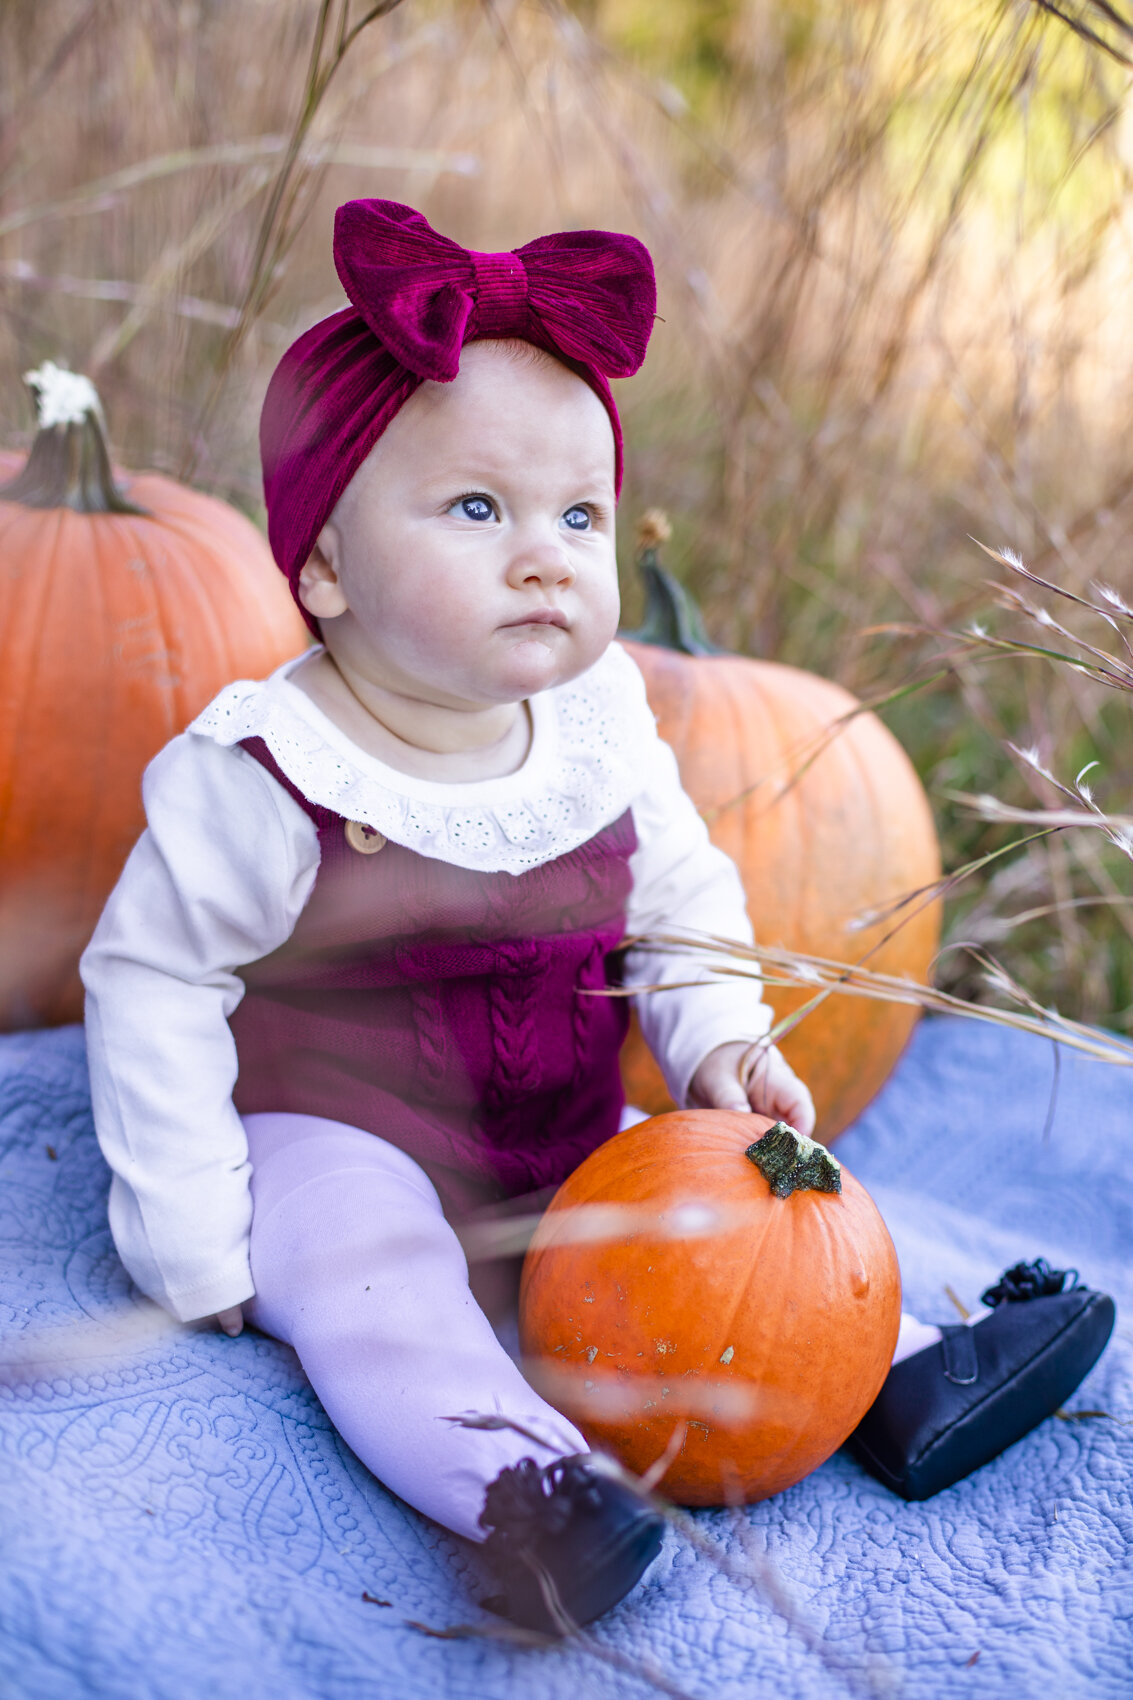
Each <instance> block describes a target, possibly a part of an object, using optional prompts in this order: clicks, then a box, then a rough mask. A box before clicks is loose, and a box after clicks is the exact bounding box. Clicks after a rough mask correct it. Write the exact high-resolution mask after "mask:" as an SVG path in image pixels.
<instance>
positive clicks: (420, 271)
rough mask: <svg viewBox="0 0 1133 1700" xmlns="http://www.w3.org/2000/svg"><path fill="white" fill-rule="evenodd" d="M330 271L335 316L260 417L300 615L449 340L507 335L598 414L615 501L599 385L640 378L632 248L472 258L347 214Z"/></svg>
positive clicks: (314, 335)
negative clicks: (367, 464) (354, 490)
mask: <svg viewBox="0 0 1133 1700" xmlns="http://www.w3.org/2000/svg"><path fill="white" fill-rule="evenodd" d="M334 259H335V265H336V266H337V267H338V275H339V277H340V278H341V279H342V283H343V287H344V288H345V290H346V293H347V295H348V296H349V297H350V302H351V305H350V306H349V307H345V308H343V309H341V310H340V311H339V312H337V313H332V314H331V315H330V317H329V318H327V319H322V320H320V322H319V323H318V324H316V325H312V326H311V328H310V329H309V330H307V331H304V333H303V335H302V336H300V337H299V338H298V339H297V341H295V342H293V343H292V345H291V347H290V348H289V349H287V351H286V352H285V353H284V355H283V357H282V359H281V360H280V362H279V365H278V366H277V367H276V369H275V371H274V372H273V374H272V378H271V382H270V384H269V385H268V390H267V395H266V396H265V397H264V407H263V413H262V415H261V417H260V455H261V458H262V461H263V471H264V500H265V502H266V505H267V515H268V537H269V539H270V541H271V547H272V552H273V554H274V555H275V558H276V561H277V562H278V564H279V567H280V569H281V571H282V572H284V573H286V575H287V580H288V583H289V584H290V586H291V592H292V595H293V596H294V597H295V599H296V601H297V602H298V603H299V606H300V607H301V608H302V607H303V604H302V601H301V598H300V596H299V574H300V572H301V571H302V568H303V563H304V562H305V561H306V560H307V558H308V556H309V555H310V553H311V550H312V549H313V548H314V546H315V543H316V540H317V539H318V535H319V532H320V531H321V530H322V527H323V526H324V525H325V523H326V521H327V519H328V518H329V516H330V514H331V513H332V511H333V509H334V506H335V503H336V502H337V501H338V499H339V497H340V496H341V495H342V492H343V491H344V490H345V489H346V486H347V485H348V484H349V482H350V480H351V479H352V478H353V476H354V474H355V472H356V471H357V470H358V468H359V466H361V464H362V462H363V461H364V460H365V458H366V456H367V455H368V454H369V452H370V450H371V449H372V448H373V446H374V444H375V443H376V442H377V440H378V438H379V437H380V436H381V435H382V433H383V431H385V430H386V429H387V427H388V426H389V424H390V422H391V420H393V419H394V418H395V417H396V415H397V413H398V412H399V411H400V409H401V408H402V407H404V406H405V403H406V402H407V401H408V400H409V398H410V396H412V394H413V392H414V390H416V389H417V388H418V387H419V386H420V385H421V384H422V383H424V382H425V381H426V380H428V379H435V380H437V381H439V382H441V383H449V382H451V381H452V379H453V378H455V377H456V375H457V372H458V371H459V369H460V351H461V348H462V346H463V345H464V344H465V343H469V342H475V341H477V340H480V339H489V338H506V337H518V338H520V339H522V340H523V341H525V342H533V343H536V344H537V345H538V346H539V347H541V348H545V349H546V350H547V351H548V352H549V353H550V354H553V355H555V356H556V357H557V358H559V359H561V360H563V361H564V362H566V364H568V365H569V366H570V367H571V368H572V370H573V371H574V372H576V373H577V375H578V376H579V377H580V378H582V379H583V380H584V382H586V383H587V384H589V385H590V387H591V389H592V390H593V391H594V392H595V394H596V395H597V396H598V398H599V399H600V401H601V402H602V405H603V407H604V408H605V409H606V412H607V414H608V415H609V419H610V428H611V430H612V431H613V436H614V488H615V491H620V489H621V482H622V431H621V424H620V422H619V420H618V410H617V407H616V405H615V402H614V398H613V395H612V393H611V391H610V384H609V380H610V379H611V378H625V377H628V376H629V375H630V374H631V373H632V372H636V371H637V369H638V367H639V366H640V365H641V362H642V361H643V360H644V358H645V349H646V345H647V344H648V342H649V333H650V331H651V330H652V329H653V319H654V315H655V309H656V305H657V292H656V286H655V284H654V281H653V264H652V261H651V260H650V258H649V253H648V250H647V249H646V248H644V247H643V246H642V244H641V243H640V242H638V241H637V240H636V238H634V237H632V236H622V235H618V234H615V233H613V232H611V231H605V230H575V231H566V232H563V233H562V234H560V235H555V236H541V237H539V238H538V239H537V240H536V241H534V242H528V243H527V244H526V245H525V246H524V247H522V248H517V249H515V251H514V252H513V253H508V254H477V253H471V252H469V250H468V249H466V248H462V247H461V246H460V244H459V243H458V242H451V241H449V239H448V238H447V237H445V236H439V235H438V234H437V232H436V231H435V230H434V229H433V228H432V226H431V225H430V224H429V223H428V222H427V221H426V220H425V219H424V218H422V216H421V214H420V213H419V212H414V210H413V208H412V207H405V206H401V205H400V204H399V203H398V202H397V201H350V202H348V203H347V205H346V206H344V207H339V209H338V212H337V214H336V215H335V224H334ZM303 618H304V619H305V620H306V621H307V624H308V625H309V626H310V627H311V630H312V631H314V632H316V633H317V631H318V622H317V621H316V620H315V619H313V618H312V616H311V615H310V614H309V613H308V612H307V610H306V609H305V608H303Z"/></svg>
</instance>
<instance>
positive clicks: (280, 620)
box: [0, 367, 307, 1027]
mask: <svg viewBox="0 0 1133 1700" xmlns="http://www.w3.org/2000/svg"><path fill="white" fill-rule="evenodd" d="M30 381H31V382H32V383H33V387H34V388H36V389H37V393H38V396H39V399H40V404H41V405H40V418H41V429H40V432H39V435H38V436H37V438H36V440H35V443H34V444H33V447H32V451H31V454H30V455H29V456H28V457H27V458H26V460H25V459H24V457H22V456H18V455H0V480H2V479H5V478H8V479H11V480H12V481H11V482H9V483H7V484H6V485H5V486H4V487H3V488H0V572H2V575H3V582H4V611H3V621H2V623H0V1027H22V1026H30V1025H33V1024H37V1023H44V1022H59V1021H72V1020H75V1019H77V1018H78V1017H79V1016H80V1015H81V1013H82V988H81V986H80V984H79V980H78V974H77V962H78V957H79V954H80V952H81V950H82V949H83V946H84V945H85V943H86V941H87V939H88V938H89V936H90V933H91V931H92V929H93V927H94V924H95V921H96V920H97V919H98V915H99V911H100V910H101V908H102V905H103V903H104V902H105V900H106V897H107V895H108V893H109V892H110V889H111V887H112V886H113V884H114V882H115V880H116V879H117V877H118V874H119V872H120V870H121V868H122V864H123V862H124V861H125V859H126V856H127V853H128V852H129V850H130V847H131V845H132V844H133V842H134V840H135V839H136V838H137V836H138V834H139V832H140V831H141V829H142V826H143V825H144V820H143V815H142V806H141V792H140V785H139V782H140V779H141V775H142V770H143V768H144V767H145V765H146V763H147V762H148V761H149V760H150V758H151V757H152V756H154V755H155V754H156V752H157V751H158V750H159V749H160V748H161V747H162V745H163V744H165V743H166V742H167V741H168V740H169V739H170V738H171V737H173V736H174V734H175V733H177V732H180V731H182V730H183V728H184V727H185V726H186V724H187V723H188V722H189V721H190V720H191V719H192V718H193V716H194V715H195V714H197V713H198V712H199V711H200V709H201V708H203V707H204V705H205V703H207V702H208V701H209V699H210V698H211V697H213V696H215V694H216V692H217V691H218V690H220V689H221V687H222V686H223V685H225V684H227V683H228V682H229V681H230V680H232V679H236V678H240V677H248V676H251V677H253V678H258V677H262V676H264V675H265V674H267V673H269V672H270V671H271V670H272V669H273V668H275V667H277V666H278V665H279V663H280V662H281V661H285V660H286V659H287V657H288V656H290V655H295V654H297V653H298V652H299V651H300V650H301V649H302V648H303V647H304V645H305V643H306V642H307V631H306V627H305V626H304V624H303V621H302V619H301V618H300V616H299V613H298V611H297V609H296V608H295V606H294V604H293V602H292V600H291V597H290V595H289V593H288V590H287V587H286V585H285V584H284V581H283V578H282V576H281V574H280V573H279V571H278V570H277V568H276V567H275V565H274V564H273V562H272V558H271V555H270V553H269V551H268V548H267V545H266V543H265V542H264V540H263V538H262V537H261V535H260V533H259V532H258V531H257V530H256V528H255V526H253V525H252V524H251V522H250V521H249V520H247V519H245V518H244V517H243V515H241V514H239V513H236V512H235V511H234V510H233V509H232V508H230V507H228V506H227V505H226V504H225V503H223V502H220V501H217V500H215V499H214V498H212V497H210V496H203V495H200V494H198V493H197V492H196V491H193V490H188V489H185V488H183V487H182V486H181V485H179V484H176V483H175V482H174V481H173V480H172V479H169V478H163V477H160V476H158V475H157V474H154V473H147V474H142V475H139V476H137V477H131V478H130V479H129V481H128V483H127V485H126V489H125V492H123V491H122V490H120V489H119V488H118V487H117V485H116V484H115V480H114V476H113V474H112V472H111V468H110V463H109V460H108V457H107V452H106V447H105V442H104V440H103V437H102V432H101V427H100V410H99V407H98V398H97V396H95V394H94V391H93V389H91V387H90V386H89V384H87V382H86V380H85V379H82V378H79V377H78V376H77V375H76V374H73V373H60V372H58V371H57V370H56V369H55V368H51V367H45V368H43V369H42V371H41V372H40V373H36V374H32V378H31V380H30ZM84 386H85V388H84ZM68 410H69V411H68Z"/></svg>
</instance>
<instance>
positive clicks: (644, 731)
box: [189, 644, 656, 874]
mask: <svg viewBox="0 0 1133 1700" xmlns="http://www.w3.org/2000/svg"><path fill="white" fill-rule="evenodd" d="M300 659H302V658H300ZM297 665H298V661H290V662H287V663H286V664H285V665H284V666H283V667H281V668H280V669H279V670H278V671H277V672H276V673H274V674H273V675H272V676H271V678H270V679H267V680H265V681H253V680H249V679H240V680H238V681H237V682H236V683H235V684H233V685H229V686H227V688H226V689H225V690H223V691H221V693H220V695H219V696H217V697H215V698H214V699H213V701H212V702H211V703H209V705H208V707H207V708H206V709H205V710H204V711H203V713H201V714H199V715H198V716H197V718H196V720H194V721H193V723H192V725H191V726H190V728H189V730H190V732H195V733H199V734H200V735H201V736H203V737H207V738H212V739H213V740H214V741H215V742H216V743H218V744H227V745H231V744H244V743H246V742H247V741H248V740H249V739H252V738H260V739H262V740H263V742H264V743H265V745H266V746H267V748H268V750H269V751H270V753H271V755H272V757H273V759H274V760H275V762H276V763H277V765H278V766H279V768H280V769H281V771H282V772H283V773H284V774H286V776H287V778H288V779H289V780H291V782H292V784H293V785H294V786H295V787H296V788H297V789H298V791H299V792H301V793H302V795H303V797H304V798H306V799H307V800H308V801H310V802H312V803H317V804H319V805H320V806H321V807H322V808H324V809H330V810H332V811H333V812H334V813H335V814H337V815H341V816H343V817H344V818H345V819H346V820H355V821H361V822H363V823H364V824H365V825H366V826H372V827H375V828H376V829H377V831H378V832H381V833H383V834H384V835H385V837H386V838H388V839H390V840H391V841H392V842H393V843H395V844H401V845H404V846H405V848H406V849H409V850H416V851H418V852H419V854H421V855H422V856H428V857H435V858H437V859H439V860H441V861H445V862H451V863H452V864H453V865H454V866H456V867H459V868H474V869H476V870H478V871H479V872H481V873H509V874H520V873H524V872H525V871H526V870H527V869H529V868H534V867H537V866H539V864H540V863H543V862H548V861H551V860H553V859H554V858H555V857H557V856H558V855H560V854H561V853H562V852H564V851H570V850H574V849H577V848H578V846H579V845H580V844H584V843H585V842H586V840H587V839H588V838H592V837H593V836H594V834H595V833H596V832H598V831H600V830H601V828H602V827H604V826H608V825H609V824H610V822H611V821H612V820H616V819H617V817H618V816H619V815H620V814H622V813H624V811H625V810H626V809H627V808H628V807H629V805H630V803H631V802H632V801H633V799H634V797H635V796H637V795H638V793H639V792H640V791H641V789H642V786H643V780H644V779H645V777H646V776H647V769H646V768H645V767H644V764H645V763H647V762H648V761H649V759H650V756H649V751H650V748H651V747H652V746H654V745H655V743H656V737H655V728H654V725H653V717H652V714H651V712H650V709H649V706H648V704H647V702H646V699H645V687H644V685H643V684H642V681H641V674H640V673H639V672H638V670H637V668H636V667H635V666H634V664H633V662H632V661H631V660H630V658H629V656H628V655H626V653H625V651H624V650H623V649H622V648H621V647H620V646H619V645H618V644H611V645H610V647H609V648H608V649H607V650H606V651H605V653H604V654H603V656H602V657H601V659H600V660H599V661H597V662H596V663H595V664H594V666H593V667H591V668H590V669H589V671H588V672H587V673H585V674H583V675H582V677H581V678H579V679H576V680H574V681H572V683H571V684H569V685H560V686H559V687H558V688H557V689H555V690H552V691H547V692H545V693H543V695H542V696H539V697H535V698H533V699H532V703H531V710H532V714H533V715H534V716H535V721H536V724H535V738H534V740H533V750H532V757H533V759H531V760H529V761H528V762H527V763H525V764H524V766H523V768H521V769H520V771H519V773H516V774H512V775H510V776H509V777H508V778H506V779H503V780H500V781H498V782H496V784H495V786H494V787H493V795H494V799H495V800H494V801H493V802H492V803H490V804H488V803H485V802H483V801H479V802H475V803H464V802H463V801H462V800H460V795H459V794H460V790H461V787H460V786H458V785H431V784H429V783H426V782H422V781H415V780H412V779H409V778H407V776H406V775H404V774H401V773H398V772H397V771H396V770H395V769H394V768H390V767H386V766H385V764H384V763H382V762H380V761H377V760H376V759H369V758H366V757H363V756H362V755H361V752H359V751H358V749H357V747H356V746H355V745H354V744H352V743H350V742H349V741H348V740H347V739H346V737H345V735H344V734H342V733H339V732H338V730H337V728H336V727H335V726H334V725H333V723H332V722H331V721H330V720H328V719H327V718H326V716H325V715H323V714H322V713H320V711H319V710H318V709H317V708H316V707H315V705H314V703H313V702H311V700H310V698H309V697H307V696H306V695H305V694H304V693H303V692H302V691H300V690H299V688H298V686H296V685H293V684H291V683H290V682H289V677H288V676H289V674H290V673H291V672H292V671H293V670H294V668H295V667H296V666H297Z"/></svg>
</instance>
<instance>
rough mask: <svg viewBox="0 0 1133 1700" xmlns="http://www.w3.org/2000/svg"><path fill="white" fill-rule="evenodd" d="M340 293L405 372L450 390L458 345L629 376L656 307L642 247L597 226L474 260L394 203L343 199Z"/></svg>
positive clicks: (338, 241)
mask: <svg viewBox="0 0 1133 1700" xmlns="http://www.w3.org/2000/svg"><path fill="white" fill-rule="evenodd" d="M334 260H335V265H336V267H337V269H338V275H339V277H340V279H341V280H342V286H343V288H344V289H345V291H346V293H347V295H348V296H349V298H350V300H351V302H352V303H353V305H354V307H355V308H356V309H357V311H358V312H359V313H360V314H361V316H362V318H363V319H364V320H365V321H366V323H367V325H368V326H369V327H370V329H371V330H372V331H373V333H374V335H375V336H376V337H377V338H378V340H379V342H381V343H382V344H383V345H384V346H385V347H386V348H387V349H388V350H389V351H390V353H391V354H393V355H395V356H396V358H397V359H398V360H399V361H400V362H401V364H402V365H403V366H405V367H407V368H408V370H409V371H411V372H414V373H416V374H417V376H418V377H421V378H432V379H434V380H437V381H439V382H441V383H448V382H450V381H451V380H452V379H453V378H455V377H456V374H457V371H458V370H459V367H460V351H461V348H462V347H463V345H464V344H465V343H466V342H471V341H473V340H474V339H479V338H488V337H521V338H523V339H524V340H525V341H528V342H536V343H539V344H540V345H541V346H543V347H545V348H547V349H549V350H550V351H551V352H552V353H558V354H564V355H566V356H567V358H568V359H571V360H576V361H579V362H581V363H582V364H584V365H586V366H591V367H594V368H595V369H596V370H597V371H599V372H601V373H602V374H603V375H604V376H605V377H607V378H627V377H629V376H630V374H631V373H633V372H636V371H637V369H638V367H639V366H640V365H641V363H642V361H643V360H644V359H645V350H646V347H647V345H648V342H649V333H650V331H651V330H652V328H653V319H654V315H655V313H656V307H657V292H656V286H655V283H654V278H653V265H652V262H651V260H650V258H649V252H648V249H646V248H645V247H644V246H643V245H642V243H640V242H638V241H637V239H636V238H635V237H633V236H624V235H621V234H617V233H615V232H612V231H605V230H576V231H564V232H562V233H560V234H557V235H554V236H540V237H537V238H536V239H535V241H534V242H528V243H525V245H524V246H523V247H522V248H516V249H515V250H513V251H512V252H511V253H503V254H480V253H475V252H472V251H470V250H469V249H467V248H462V247H461V246H460V244H459V243H458V242H453V241H451V240H450V239H449V238H448V237H447V236H441V235H439V234H438V232H437V231H435V230H434V229H433V228H432V226H431V225H430V224H429V223H428V221H427V220H426V219H425V218H423V217H422V215H421V214H420V213H419V212H415V211H414V209H413V208H412V207H406V206H402V205H401V204H400V203H399V202H397V201H350V202H348V203H347V205H346V206H343V207H340V208H339V209H338V212H337V214H336V215H335V221H334Z"/></svg>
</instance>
